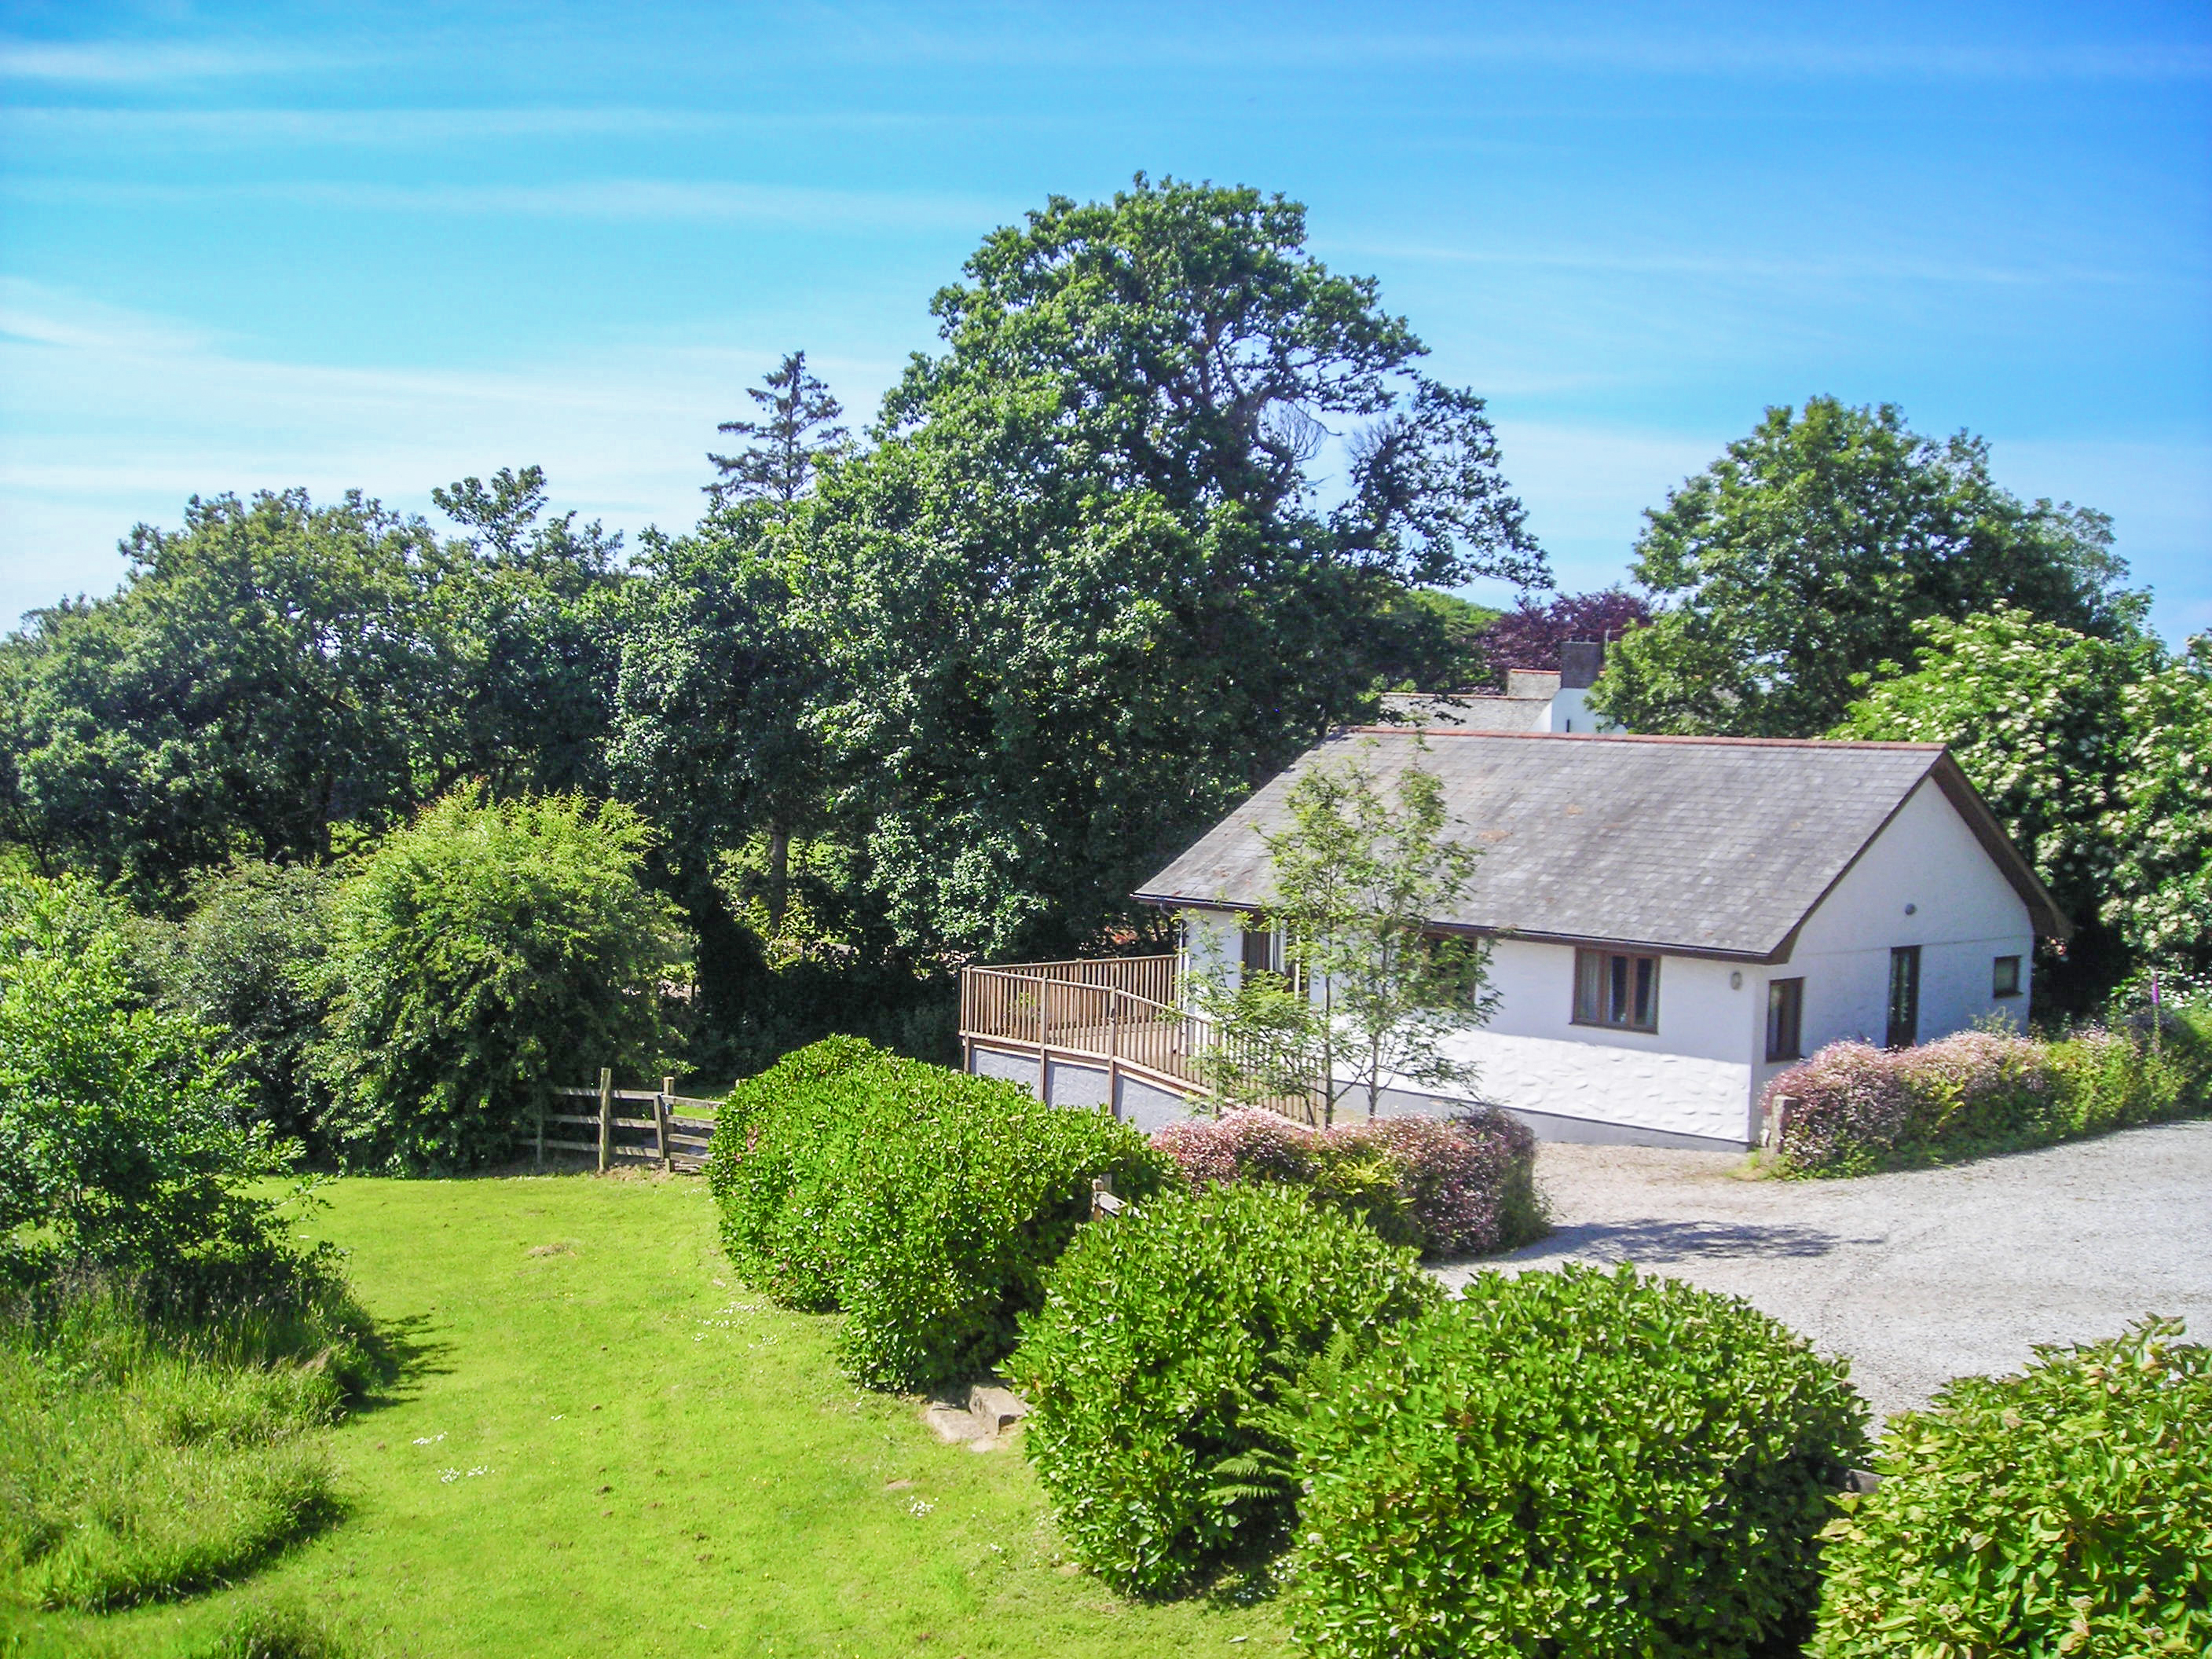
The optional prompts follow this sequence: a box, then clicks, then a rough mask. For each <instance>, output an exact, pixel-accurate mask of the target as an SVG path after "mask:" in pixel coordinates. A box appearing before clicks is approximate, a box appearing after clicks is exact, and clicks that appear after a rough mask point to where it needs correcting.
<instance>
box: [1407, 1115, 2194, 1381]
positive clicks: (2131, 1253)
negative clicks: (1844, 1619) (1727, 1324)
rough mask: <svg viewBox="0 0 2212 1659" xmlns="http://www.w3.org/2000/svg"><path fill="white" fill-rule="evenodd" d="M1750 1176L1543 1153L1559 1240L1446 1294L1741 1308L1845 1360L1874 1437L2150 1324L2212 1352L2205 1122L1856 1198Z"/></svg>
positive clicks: (1453, 1277)
mask: <svg viewBox="0 0 2212 1659" xmlns="http://www.w3.org/2000/svg"><path fill="white" fill-rule="evenodd" d="M1742 1164H1743V1160H1742V1159H1741V1158H1738V1157H1736V1156H1735V1155H1733V1154H1729V1153H1724V1152H1673V1151H1660V1150H1656V1149H1653V1148H1649V1147H1641V1146H1559V1145H1553V1144H1549V1143H1547V1144H1546V1145H1544V1146H1541V1147H1540V1148H1539V1149H1538V1152H1537V1165H1536V1168H1537V1176H1538V1179H1539V1180H1540V1181H1541V1182H1542V1184H1543V1186H1544V1188H1545V1190H1546V1191H1547V1193H1548V1194H1550V1197H1551V1200H1552V1211H1553V1220H1554V1222H1555V1223H1556V1224H1557V1229H1558V1230H1557V1231H1555V1232H1553V1235H1552V1236H1551V1237H1549V1238H1547V1239H1545V1240H1544V1241H1543V1242H1541V1243H1537V1244H1534V1245H1531V1246H1530V1247H1529V1248H1528V1249H1525V1250H1522V1251H1519V1252H1517V1253H1516V1254H1515V1255H1511V1256H1508V1257H1506V1258H1504V1262H1503V1263H1502V1264H1499V1263H1485V1264H1477V1265H1474V1266H1463V1267H1445V1268H1443V1269H1440V1270H1439V1271H1440V1273H1441V1276H1442V1277H1443V1279H1444V1280H1445V1281H1446V1282H1447V1283H1449V1284H1457V1283H1460V1282H1462V1281H1463V1280H1465V1279H1467V1278H1468V1276H1469V1275H1470V1274H1471V1273H1474V1272H1476V1271H1478V1267H1480V1266H1490V1265H1504V1267H1506V1268H1507V1269H1508V1271H1512V1270H1516V1269H1518V1268H1522V1267H1556V1266H1558V1265H1559V1263H1561V1262H1563V1261H1588V1262H1613V1261H1634V1262H1636V1263H1637V1264H1638V1266H1640V1267H1647V1268H1650V1269H1652V1270H1654V1271H1656V1272H1659V1273H1668V1274H1671V1275H1673V1276H1674V1277H1675V1278H1678V1279H1687V1280H1689V1281H1690V1282H1691V1283H1692V1284H1693V1285H1703V1286H1705V1288H1706V1289H1708V1290H1714V1291H1727V1292H1729V1293H1730V1294H1732V1295H1736V1296H1741V1297H1746V1298H1747V1299H1748V1300H1749V1301H1750V1302H1752V1303H1753V1304H1754V1305H1755V1306H1757V1307H1759V1308H1760V1309H1762V1310H1765V1312H1767V1313H1769V1314H1771V1315H1772V1316H1774V1317H1776V1318H1777V1319H1779V1320H1781V1321H1782V1322H1784V1324H1786V1325H1788V1326H1790V1328H1792V1329H1794V1330H1796V1331H1799V1332H1802V1334H1804V1335H1806V1336H1807V1337H1808V1338H1810V1339H1811V1340H1812V1342H1813V1345H1814V1346H1815V1347H1816V1348H1818V1349H1819V1350H1820V1352H1823V1353H1826V1354H1843V1355H1848V1356H1849V1357H1850V1362H1851V1375H1852V1377H1853V1379H1854V1380H1855V1381H1856V1382H1857V1384H1858V1386H1859V1389H1860V1391H1861V1392H1862V1393H1863V1394H1864V1395H1866V1397H1867V1400H1868V1401H1869V1403H1870V1404H1871V1405H1872V1406H1873V1407H1874V1410H1875V1415H1876V1418H1877V1419H1880V1418H1881V1417H1883V1416H1887V1414H1889V1413H1893V1412H1896V1411H1899V1410H1901V1409H1903V1408H1905V1407H1908V1406H1914V1405H1918V1404H1920V1403H1921V1402H1923V1401H1925V1400H1926V1399H1927V1398H1928V1396H1929V1395H1930V1394H1932V1393H1933V1392H1934V1391H1935V1390H1936V1388H1937V1387H1939V1386H1940V1385H1941V1384H1942V1383H1943V1382H1944V1381H1945V1379H1947V1378H1948V1377H1952V1376H1958V1375H1960V1374H1961V1373H1963V1372H1967V1371H1984V1372H1989V1373H1991V1374H1997V1373H2002V1372H2006V1371H2014V1370H2019V1369H2020V1368H2021V1366H2022V1365H2023V1364H2026V1363H2027V1360H2028V1359H2029V1358H2030V1355H2029V1352H2028V1350H2029V1347H2030V1346H2031V1345H2032V1344H2034V1343H2038V1342H2081V1341H2089V1340H2094V1339H2096V1338H2099V1337H2104V1336H2110V1335H2112V1334H2115V1333H2117V1332H2118V1331H2119V1330H2120V1329H2121V1328H2122V1327H2124V1325H2126V1324H2127V1323H2128V1322H2130V1320H2133V1319H2136V1318H2137V1317H2140V1316H2142V1315H2143V1314H2146V1313H2159V1314H2169V1315H2179V1316H2181V1317H2183V1318H2185V1319H2186V1320H2187V1321H2188V1322H2189V1327H2190V1334H2191V1337H2192V1338H2193V1339H2195V1340H2197V1341H2200V1342H2204V1341H2212V1121H2206V1120H2203V1119H2195V1120H2191V1121H2186V1122H2180V1123H2167V1124H2160V1125H2158V1126H2155V1127H2150V1128H2144V1129H2131V1130H2129V1131H2127V1132H2126V1133H2121V1134H2115V1135H2107V1136H2105V1137H2104V1138H2102V1139H2097V1140H2087V1141H2080V1142H2076V1143H2075V1144H2074V1145H2072V1146H2054V1147H2050V1148H2047V1149H2045V1150H2044V1151H2042V1152H2022V1153H2018V1154H2016V1155H2015V1156H2012V1157H2009V1158H1988V1159H1984V1161H1982V1162H1980V1163H1978V1164H1964V1165H1960V1166H1959V1167H1957V1168H1954V1169H1947V1170H1913V1171H1911V1172H1910V1173H1906V1174H1900V1175H1883V1176H1863V1177H1862V1178H1860V1179H1858V1180H1856V1181H1771V1180H1770V1181H1751V1180H1745V1179H1742V1178H1741V1177H1740V1176H1736V1175H1735V1174H1733V1173H1731V1172H1732V1171H1735V1170H1740V1169H1741V1167H1742Z"/></svg>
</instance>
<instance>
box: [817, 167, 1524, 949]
mask: <svg viewBox="0 0 2212 1659" xmlns="http://www.w3.org/2000/svg"><path fill="white" fill-rule="evenodd" d="M1304 240H1305V219H1304V210H1302V209H1301V208H1299V207H1298V206H1297V204H1293V203H1291V202H1288V201H1285V200H1284V199H1283V198H1282V197H1268V196H1263V195H1262V194H1261V192H1259V191H1253V190H1243V189H1225V188H1218V187H1215V186H1212V185H1191V184H1185V183H1180V182H1176V181H1174V180H1164V181H1162V182H1160V183H1158V184H1157V185H1156V184H1153V183H1152V182H1150V181H1148V180H1146V179H1143V178H1142V177H1141V176H1140V177H1139V179H1138V180H1137V182H1136V183H1135V185H1133V187H1132V188H1130V189H1129V190H1127V191H1121V192H1120V193H1119V194H1117V195H1116V196H1115V197H1114V199H1113V200H1112V201H1110V202H1103V203H1091V204H1082V205H1079V204H1076V203H1074V202H1073V201H1070V200H1067V199H1066V198H1064V197H1055V198H1054V199H1053V200H1052V201H1051V202H1050V204H1048V206H1047V207H1045V208H1044V209H1043V210H1041V211H1038V212H1035V213H1032V214H1030V216H1028V219H1027V221H1026V222H1025V223H1024V224H1022V225H1019V226H1013V227H1009V228H1005V229H1002V230H1000V231H997V232H994V233H993V234H992V235H991V236H990V237H988V238H987V240H985V242H984V244H983V246H982V247H981V249H979V250H978V252H976V253H975V256H974V257H973V258H970V259H969V262H968V265H967V268H966V278H967V280H966V281H964V282H963V283H957V284H954V285H953V286H951V287H948V288H946V289H943V290H942V291H940V292H939V295H938V296H937V298H936V301H935V302H934V307H933V309H934V311H935V314H936V315H937V318H938V319H939V327H940V332H941V334H942V337H943V339H944V342H945V351H944V352H943V353H942V355H939V356H917V357H916V359H915V362H913V364H912V365H911V367H910V368H908V372H907V374H906V377H905V380H903V381H902V384H901V385H900V386H898V387H897V388H896V390H895V391H894V392H892V393H891V394H890V397H889V398H887V399H886V402H885V404H884V415H883V418H882V420H881V422H879V423H878V427H877V428H876V429H875V434H874V435H875V438H876V445H875V447H874V448H873V449H872V450H871V451H870V452H868V453H866V454H864V455H861V456H858V457H855V458H854V459H849V460H847V461H842V462H837V463H834V464H832V465H829V466H827V467H826V468H824V470H823V472H822V473H821V475H820V479H819V483H818V486H817V492H816V494H815V495H814V497H813V499H812V500H811V501H810V502H809V503H807V505H806V507H805V510H804V511H803V512H802V513H799V515H798V517H797V518H796V520H795V525H796V526H797V532H798V533H797V537H796V545H795V551H796V554H797V557H796V559H795V561H794V568H795V569H797V570H798V571H799V572H800V573H802V574H800V577H799V580H801V582H802V584H803V592H804V601H805V606H806V609H807V611H808V618H809V627H810V629H811V633H812V635H813V638H814V640H815V641H816V642H817V647H818V648H819V650H820V652H821V653H822V656H823V660H824V661H825V663H826V664H827V665H828V666H829V670H830V671H831V674H832V676H833V682H834V684H833V686H832V689H831V690H830V692H829V697H828V699H827V701H826V702H824V703H823V705H822V706H820V707H819V708H817V710H816V711H815V713H814V715H813V719H814V720H815V721H816V724H817V729H818V730H819V731H821V732H822V733H823V738H824V739H825V742H826V743H827V744H828V746H829V753H830V755H831V757H832V758H833V762H834V763H835V766H836V774H837V775H838V777H839V778H840V779H841V780H842V783H841V786H840V788H839V791H838V793H837V797H836V806H837V807H838V809H839V811H840V812H841V814H842V816H843V817H844V819H845V821H846V822H848V823H852V824H854V825H855V826H857V827H856V831H855V833H856V834H859V835H860V836H862V837H863V839H864V841H865V846H866V853H867V855H868V858H869V860H870V866H871V879H872V882H873V884H874V890H875V892H876V894H877V896H878V902H880V903H881V905H882V906H883V907H884V912H885V914H886V916H887V918H888V920H889V921H890V924H891V925H892V926H893V927H895V928H896V931H897V933H898V934H899V935H900V937H901V938H902V939H906V940H908V941H909V942H910V943H913V944H915V945H919V946H925V947H927V948H932V949H946V950H956V951H981V952H988V953H999V952H1006V951H1014V950H1020V949H1038V948H1069V947H1072V946H1074V945H1079V944H1083V943H1087V942H1091V941H1094V940H1096V939H1098V938H1099V937H1100V936H1101V935H1102V933H1105V932H1108V931H1109V930H1111V929H1113V928H1115V927H1127V926H1131V925H1135V924H1134V918H1133V913H1132V911H1131V909H1130V907H1129V906H1128V904H1127V893H1128V891H1129V890H1130V887H1131V886H1132V884H1133V883H1134V882H1135V881H1137V880H1138V879H1140V878H1142V876H1143V875H1144V874H1146V872H1147V869H1148V867H1149V866H1152V864H1153V863H1154V862H1155V861H1157V860H1161V859H1162V858H1163V857H1164V856H1165V855H1167V854H1170V853H1172V851H1173V850H1175V849H1176V848H1177V847H1178V846H1179V845H1180V844H1181V843H1182V842H1183V841H1184V840H1186V839H1187V838H1188V836H1190V835H1191V834H1192V833H1194V831H1195V830H1197V829H1200V828H1202V827H1203V826H1204V824H1205V823H1207V822H1208V821H1210V820H1211V818H1212V817H1214V816H1215V815H1217V814H1218V812H1219V811H1221V810H1223V808H1224V807H1225V805H1227V804H1228V803H1229V802H1230V801H1231V800H1232V799H1235V798H1236V797H1237V795H1239V794H1240V793H1243V791H1244V790H1245V789H1247V788H1249V787H1251V786H1252V785H1253V784H1254V783H1255V782H1257V781H1259V780H1260V779H1261V778H1263V777H1265V776H1267V775H1268V774H1269V773H1271V772H1272V771H1273V770H1274V769H1277V768H1278V767H1279V766H1280V765H1281V764H1282V763H1284V762H1285V761H1286V760H1287V759H1288V758H1289V757H1290V756H1291V755H1292V754H1293V753H1295V752H1296V751H1297V749H1298V748H1299V747H1301V746H1302V745H1303V744H1304V743H1305V742H1307V741H1308V740H1310V738H1313V737H1314V736H1316V734H1318V733H1319V732H1321V731H1322V730H1323V729H1325V728H1326V727H1327V726H1328V725H1329V724H1330V723H1331V722H1332V721H1334V720H1339V719H1341V718H1343V717H1344V716H1346V715H1347V714H1352V713H1353V712H1354V711H1355V710H1357V709H1358V708H1359V707H1360V706H1361V704H1362V702H1363V700H1364V698H1365V697H1366V696H1369V695H1370V692H1371V691H1372V690H1373V689H1374V686H1375V684H1376V682H1377V680H1378V679H1379V678H1386V676H1387V668H1386V665H1385V664H1384V663H1383V662H1381V661H1379V660H1378V653H1377V641H1378V636H1379V635H1381V634H1383V633H1384V632H1386V631H1387V630H1383V629H1376V627H1375V626H1374V623H1376V619H1377V618H1378V617H1381V616H1383V615H1384V614H1385V613H1387V612H1388V611H1389V610H1390V608H1391V607H1392V606H1393V605H1398V604H1401V603H1402V596H1403V595H1404V594H1405V592H1406V591H1407V588H1408V587H1409V586H1417V585H1447V584H1452V583H1456V582H1460V581H1463V580H1467V579H1468V577H1469V576H1471V575H1473V574H1478V573H1480V574H1502V575H1506V576H1510V577H1512V578H1514V579H1516V580H1538V579H1540V578H1541V576H1542V574H1543V572H1544V566H1543V562H1542V558H1541V554H1540V553H1539V552H1538V551H1537V550H1536V548H1535V546H1534V543H1533V541H1532V540H1531V538H1529V536H1528V532H1527V530H1526V528H1525V526H1524V525H1523V522H1522V510H1521V507H1520V504H1519V503H1518V502H1517V501H1516V500H1514V498H1513V497H1512V495H1510V492H1509V491H1508V489H1507V488H1506V486H1505V483H1504V479H1503V477H1502V476H1501V474H1500V472H1499V470H1498V446H1497V442H1496V440H1495V437H1494V435H1492V431H1491V428H1490V425H1489V422H1488V420H1487V418H1486V415H1485V413H1484V410H1483V405H1482V401H1481V399H1480V398H1477V397H1475V396H1474V394H1473V393H1471V392H1464V391H1461V390H1458V389H1455V388H1452V387H1449V386H1442V385H1439V384H1437V383H1436V382H1434V381H1432V380H1427V379H1425V378H1424V377H1423V376H1422V375H1420V374H1419V373H1418V370H1417V368H1416V365H1417V362H1418V360H1419V356H1420V355H1421V351H1422V348H1421V345H1420V343H1419V341H1418V340H1417V339H1416V338H1415V337H1414V336H1413V333H1412V331H1410V330H1409V329H1408V328H1407V325H1406V324H1405V323H1404V321H1403V320H1401V319H1398V318H1396V317H1394V316H1391V315H1390V314H1389V313H1386V312H1385V311H1383V309H1382V307H1381V306H1380V304H1379V301H1378V296H1377V292H1376V285H1375V284H1374V283H1373V282H1372V281H1370V280H1368V279H1365V278H1359V277H1350V276H1340V275H1337V274H1335V273H1334V272H1332V271H1330V270H1328V269H1327V268H1326V267H1325V266H1324V265H1322V263H1321V262H1320V261H1319V260H1317V259H1316V258H1313V257H1312V255H1311V254H1310V253H1309V252H1307V251H1306V249H1305V247H1304ZM1332 423H1334V424H1332ZM1324 456H1328V457H1331V458H1333V459H1334V463H1335V465H1336V466H1337V467H1338V468H1339V471H1338V472H1337V473H1335V474H1325V473H1324V472H1323V471H1322V466H1321V462H1322V459H1323V458H1324ZM1325 477H1335V478H1336V480H1337V484H1338V486H1339V490H1338V496H1337V499H1336V500H1335V501H1334V504H1333V505H1331V504H1329V503H1328V501H1325V500H1324V493H1325V492H1324V489H1323V484H1324V480H1325Z"/></svg>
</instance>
